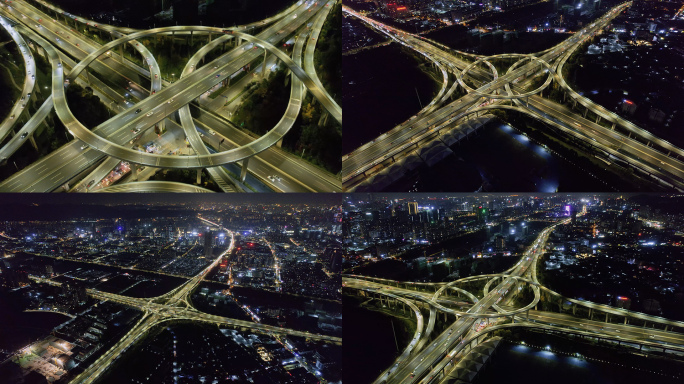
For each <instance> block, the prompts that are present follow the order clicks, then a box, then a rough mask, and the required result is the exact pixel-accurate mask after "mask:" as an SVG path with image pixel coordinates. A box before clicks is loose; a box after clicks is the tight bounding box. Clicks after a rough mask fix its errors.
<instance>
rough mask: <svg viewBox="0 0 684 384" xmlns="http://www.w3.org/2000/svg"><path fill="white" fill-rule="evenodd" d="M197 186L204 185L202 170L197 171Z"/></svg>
mask: <svg viewBox="0 0 684 384" xmlns="http://www.w3.org/2000/svg"><path fill="white" fill-rule="evenodd" d="M197 184H198V185H199V184H202V168H200V169H198V170H197Z"/></svg>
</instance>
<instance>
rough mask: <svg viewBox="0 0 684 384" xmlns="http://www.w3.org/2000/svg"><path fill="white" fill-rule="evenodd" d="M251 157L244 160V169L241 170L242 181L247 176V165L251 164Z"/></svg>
mask: <svg viewBox="0 0 684 384" xmlns="http://www.w3.org/2000/svg"><path fill="white" fill-rule="evenodd" d="M249 159H250V158H249V157H248V158H246V159H244V160H242V171H240V181H242V182H243V183H244V182H245V178H246V177H247V165H248V164H249Z"/></svg>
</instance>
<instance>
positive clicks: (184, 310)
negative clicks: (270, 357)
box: [31, 217, 342, 384]
mask: <svg viewBox="0 0 684 384" xmlns="http://www.w3.org/2000/svg"><path fill="white" fill-rule="evenodd" d="M200 219H201V220H204V221H205V222H207V223H208V224H210V225H214V226H217V227H219V228H222V227H220V226H218V225H217V224H215V223H212V222H210V221H208V220H205V219H203V218H201V217H200ZM222 229H224V230H226V229H225V228H222ZM226 231H228V230H226ZM228 232H229V234H230V236H231V241H230V245H229V246H228V248H227V249H226V250H225V251H224V252H223V253H221V254H220V255H219V256H218V257H216V258H215V259H214V260H213V261H212V262H211V263H210V264H209V265H208V266H207V267H206V268H204V269H203V270H202V271H201V272H199V273H198V274H197V275H195V276H193V277H192V278H190V279H188V280H187V281H186V282H185V283H183V284H182V285H180V286H178V287H176V288H174V289H173V290H171V291H169V292H167V293H165V294H163V295H161V296H157V297H151V298H135V297H129V296H123V295H118V294H115V293H109V292H102V291H99V290H96V289H88V290H87V293H88V295H90V296H92V297H93V298H95V299H98V300H102V301H111V302H116V303H119V304H122V305H126V306H130V307H133V308H136V309H138V310H140V311H142V312H143V316H142V318H141V319H140V320H139V321H138V322H137V323H136V324H135V325H134V326H133V327H132V328H131V330H130V331H128V332H127V333H126V334H125V335H124V336H123V337H122V338H121V339H120V340H119V341H118V342H117V343H116V344H114V346H112V347H111V348H110V349H109V350H107V351H106V352H104V353H103V354H102V355H101V356H100V357H98V359H97V360H95V361H94V362H92V363H90V364H89V365H88V367H87V368H85V370H84V371H83V372H82V373H80V374H78V375H77V376H75V377H74V378H73V379H72V380H71V381H70V383H74V384H86V383H93V382H95V381H96V380H97V379H98V378H99V377H101V375H102V374H103V373H104V372H106V371H107V369H109V368H110V367H111V366H112V364H113V363H114V362H115V361H116V360H117V359H118V358H119V357H120V356H121V355H122V354H123V353H125V352H126V351H127V350H128V349H129V348H130V347H131V346H133V345H134V344H136V343H137V342H139V341H141V340H142V339H144V338H145V336H146V335H147V333H148V331H150V330H151V329H152V328H154V327H156V326H158V325H160V324H164V323H166V322H169V321H173V320H188V321H199V322H203V323H210V324H215V325H216V326H220V327H229V328H234V329H238V330H242V331H248V332H258V333H262V334H265V335H268V336H272V337H275V338H276V339H277V340H278V341H280V342H282V343H285V344H286V342H285V341H281V338H285V337H287V336H288V335H291V336H298V337H303V338H306V339H308V340H315V341H322V342H327V343H333V344H338V345H341V344H342V339H341V338H339V337H334V336H327V335H322V334H315V333H310V332H304V331H297V330H294V329H288V328H282V327H276V326H270V325H265V324H261V323H259V322H256V321H255V322H250V321H244V320H237V319H231V318H227V317H223V316H216V315H211V314H208V313H204V312H201V311H198V310H197V309H195V308H193V307H192V304H191V302H190V300H189V297H190V294H191V293H192V292H193V291H194V290H195V289H196V288H197V287H198V286H199V284H200V283H201V282H202V281H203V280H204V277H205V276H206V275H207V274H208V273H209V272H210V271H211V270H212V269H214V268H216V267H217V266H218V264H219V263H220V262H221V260H222V259H223V258H224V257H226V256H227V255H229V254H230V253H231V252H232V250H233V248H234V246H235V237H234V233H233V232H232V231H228ZM31 279H32V280H35V281H38V282H43V283H47V284H51V285H55V286H58V285H61V283H58V282H56V281H54V280H50V279H44V278H40V277H35V276H31ZM285 340H286V339H285Z"/></svg>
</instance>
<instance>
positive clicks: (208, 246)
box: [204, 231, 214, 257]
mask: <svg viewBox="0 0 684 384" xmlns="http://www.w3.org/2000/svg"><path fill="white" fill-rule="evenodd" d="M213 245H214V234H213V233H211V231H206V232H204V256H206V257H211V256H212V255H213Z"/></svg>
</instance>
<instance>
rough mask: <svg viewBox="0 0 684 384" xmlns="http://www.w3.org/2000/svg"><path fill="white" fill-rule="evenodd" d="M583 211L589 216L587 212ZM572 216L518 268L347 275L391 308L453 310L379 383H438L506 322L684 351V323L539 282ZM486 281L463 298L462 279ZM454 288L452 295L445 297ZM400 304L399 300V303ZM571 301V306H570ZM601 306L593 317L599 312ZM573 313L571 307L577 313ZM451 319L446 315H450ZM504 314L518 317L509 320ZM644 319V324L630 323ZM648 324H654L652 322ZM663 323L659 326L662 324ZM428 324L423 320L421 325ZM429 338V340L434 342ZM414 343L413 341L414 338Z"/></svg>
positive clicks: (544, 235)
mask: <svg viewBox="0 0 684 384" xmlns="http://www.w3.org/2000/svg"><path fill="white" fill-rule="evenodd" d="M581 214H584V212H582V213H581ZM567 222H568V220H567V219H564V220H562V221H559V222H558V223H556V224H554V225H552V226H549V227H547V228H546V229H544V230H543V231H542V232H541V233H540V234H539V236H538V237H537V239H536V240H535V241H534V242H533V244H532V245H531V246H530V247H529V248H528V249H527V250H526V251H525V252H523V254H522V257H521V258H520V260H519V261H518V262H517V263H516V264H515V265H514V266H513V267H511V268H510V269H508V270H506V271H504V272H503V273H502V274H498V275H482V276H472V277H468V278H463V279H459V280H456V281H453V282H449V283H422V284H417V283H412V282H397V281H392V280H387V279H378V278H370V277H365V276H356V275H347V276H345V277H344V280H343V282H344V287H345V288H344V289H346V290H351V291H352V292H353V291H364V292H367V293H366V294H365V295H366V297H371V298H374V299H376V298H377V299H380V300H384V301H385V304H386V306H388V307H389V308H392V306H393V305H394V308H397V306H398V305H399V302H402V303H406V301H407V300H408V301H410V302H414V304H416V305H421V304H422V305H429V306H430V308H435V309H437V310H438V314H437V315H433V314H432V313H431V314H430V316H431V318H432V317H433V316H438V317H439V318H441V316H440V315H439V314H440V313H444V314H450V317H448V318H449V319H452V320H453V319H455V320H453V323H447V324H448V325H447V328H446V330H445V331H444V332H443V333H442V334H440V335H434V336H430V335H429V334H427V332H426V333H424V334H423V336H422V337H423V338H425V340H424V341H425V342H424V344H425V347H423V348H422V349H420V348H411V352H410V358H406V356H403V355H402V357H401V358H398V359H397V360H396V361H395V362H394V363H393V364H392V365H391V366H390V367H388V368H387V370H385V371H384V372H383V373H382V374H381V375H380V376H379V377H378V378H377V380H376V381H375V382H376V383H417V382H420V383H432V382H439V380H441V378H443V377H444V376H445V374H446V373H448V371H449V369H451V368H453V366H454V365H455V363H456V362H457V361H459V360H460V359H461V358H463V357H464V356H466V355H467V353H468V352H469V351H470V350H471V349H472V346H473V344H472V343H478V342H480V341H482V340H483V337H482V336H484V335H486V334H488V332H490V331H491V330H493V329H499V328H501V327H527V328H534V329H539V330H542V331H550V332H560V333H575V334H581V335H584V336H589V337H596V338H601V339H605V340H610V341H613V342H615V343H617V344H622V343H625V344H629V345H633V346H634V345H636V346H637V347H639V348H644V349H643V350H645V351H647V350H656V351H662V349H667V350H670V351H675V352H677V353H681V352H683V351H684V333H681V332H682V331H684V322H681V321H675V320H670V319H665V318H662V317H658V316H652V315H646V314H643V313H639V312H634V311H629V310H626V309H622V308H615V307H611V306H609V305H603V304H596V303H592V302H588V301H583V300H576V299H572V298H567V297H563V296H562V295H560V294H559V293H557V292H554V291H552V290H550V289H548V288H546V287H544V286H542V285H540V284H539V282H538V280H537V275H536V271H537V268H536V264H537V262H538V260H539V257H540V256H541V255H542V254H543V252H544V249H545V244H546V241H547V239H548V236H549V235H550V234H551V232H552V231H553V229H554V228H555V227H556V226H557V225H560V224H564V223H567ZM478 280H479V281H486V282H487V283H486V284H485V286H484V289H483V292H482V294H481V296H480V297H481V298H480V299H478V297H477V296H476V295H473V294H472V293H470V292H467V291H465V290H463V289H458V290H457V291H456V292H457V293H458V295H459V296H460V298H455V297H454V296H453V295H452V293H451V292H454V288H456V287H455V285H456V284H461V283H467V282H473V281H478ZM524 284H528V285H529V286H531V287H532V288H533V290H534V293H535V299H534V300H533V301H532V302H531V303H529V304H527V305H525V306H524V307H522V308H521V307H516V306H513V305H511V302H512V300H511V299H512V298H513V297H514V296H515V295H516V294H517V293H518V292H519V289H520V288H521V287H522V285H524ZM447 293H449V296H445V295H446V294H447ZM541 295H543V296H544V297H545V298H546V299H545V300H549V301H550V302H554V303H564V305H565V306H566V307H568V306H569V307H568V309H566V310H564V311H563V312H565V313H556V312H545V311H538V310H537V304H538V302H539V300H540V296H541ZM392 302H394V303H395V304H392ZM570 307H571V308H570ZM579 307H582V308H584V310H585V311H586V310H589V311H590V312H589V317H590V318H589V319H587V318H579V317H575V316H574V313H575V310H576V308H579ZM592 311H593V315H592ZM570 312H571V313H570ZM446 319H447V317H445V321H446ZM502 320H510V321H511V322H512V323H511V324H505V322H504V321H502ZM633 320H638V323H639V324H642V323H643V324H644V325H643V326H633V325H630V323H631V322H632V321H633ZM647 325H648V326H647ZM654 325H658V328H654V327H653V326H654ZM421 328H422V326H421ZM427 340H429V342H427ZM412 344H413V341H412Z"/></svg>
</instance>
